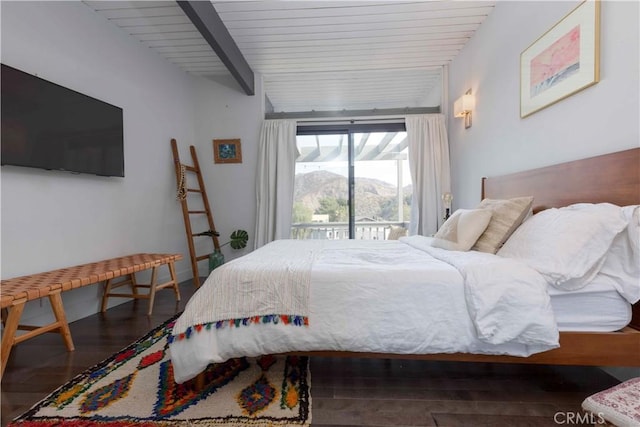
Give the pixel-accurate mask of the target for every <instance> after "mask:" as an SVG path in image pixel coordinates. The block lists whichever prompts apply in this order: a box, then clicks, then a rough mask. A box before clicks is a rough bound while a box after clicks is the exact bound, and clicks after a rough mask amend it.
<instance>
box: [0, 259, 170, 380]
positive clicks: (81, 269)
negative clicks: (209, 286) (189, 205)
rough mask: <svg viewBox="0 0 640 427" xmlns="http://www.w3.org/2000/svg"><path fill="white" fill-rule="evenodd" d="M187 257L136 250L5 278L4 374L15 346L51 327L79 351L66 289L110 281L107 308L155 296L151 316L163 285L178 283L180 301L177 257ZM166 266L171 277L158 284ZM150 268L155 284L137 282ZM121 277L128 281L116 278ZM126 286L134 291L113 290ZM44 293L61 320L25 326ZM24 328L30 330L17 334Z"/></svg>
mask: <svg viewBox="0 0 640 427" xmlns="http://www.w3.org/2000/svg"><path fill="white" fill-rule="evenodd" d="M181 259H182V255H180V254H135V255H128V256H123V257H120V258H113V259H108V260H104V261H98V262H94V263H90V264H83V265H78V266H75V267H69V268H62V269H59V270H53V271H48V272H44V273H38V274H32V275H29V276H21V277H16V278H13V279H8V280H2V281H0V308H2V323H3V325H4V330H3V335H2V348H1V351H2V366H1V367H0V377H2V374H4V369H5V367H6V364H7V360H8V359H9V354H10V352H11V349H12V348H13V346H14V345H17V344H19V343H21V342H23V341H25V340H28V339H30V338H33V337H36V336H38V335H41V334H44V333H46V332H58V333H60V334H61V335H62V338H63V340H64V343H65V345H66V346H67V349H68V350H69V351H73V350H74V345H73V340H72V339H71V332H70V331H69V324H68V323H67V317H66V315H65V312H64V306H63V305H62V298H61V296H60V294H61V293H62V292H64V291H70V290H72V289H76V288H81V287H84V286H88V285H92V284H95V283H98V282H103V281H104V282H105V285H104V294H103V296H102V306H101V309H102V311H105V310H106V305H107V302H108V298H109V297H128V298H142V299H148V300H149V311H148V313H149V315H151V312H152V310H153V302H154V298H155V294H156V291H158V290H160V289H164V288H168V287H171V288H173V290H174V292H175V294H176V299H177V300H178V301H180V291H179V289H178V279H177V276H176V270H175V261H178V260H181ZM162 265H167V266H168V268H169V275H170V280H169V281H168V282H166V283H161V284H158V283H156V278H157V270H158V268H159V267H160V266H162ZM148 269H151V280H150V283H149V284H139V283H137V282H136V278H135V273H137V272H140V271H144V270H148ZM117 278H121V279H122V280H120V281H114V279H117ZM124 285H129V286H130V287H131V293H114V292H112V290H113V289H116V288H118V287H120V286H124ZM138 288H148V289H149V292H147V293H138ZM44 297H48V298H49V301H50V302H51V308H52V310H53V314H54V316H55V319H56V320H55V321H54V322H52V323H50V324H48V325H44V326H28V325H20V323H19V321H20V316H21V315H22V312H23V310H24V306H25V303H27V302H28V301H33V300H37V299H40V298H44ZM18 330H25V331H28V332H26V333H24V334H20V335H17V334H16V332H17V331H18Z"/></svg>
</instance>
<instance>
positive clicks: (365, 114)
mask: <svg viewBox="0 0 640 427" xmlns="http://www.w3.org/2000/svg"><path fill="white" fill-rule="evenodd" d="M435 113H440V107H439V106H438V107H415V108H385V109H377V108H374V109H371V110H341V111H297V112H281V113H266V114H265V115H264V118H265V119H267V120H272V119H297V120H299V122H298V123H304V122H305V121H306V122H318V121H325V120H326V119H344V120H388V119H399V118H404V116H406V115H407V114H435ZM374 117H378V118H377V119H376V118H374Z"/></svg>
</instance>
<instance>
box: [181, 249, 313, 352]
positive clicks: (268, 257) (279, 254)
mask: <svg viewBox="0 0 640 427" xmlns="http://www.w3.org/2000/svg"><path fill="white" fill-rule="evenodd" d="M296 243H299V242H298V241H295V240H277V241H275V242H271V243H269V244H267V245H265V246H263V247H262V248H260V249H257V250H255V251H253V252H251V253H249V254H247V255H245V256H243V257H240V258H237V259H235V260H232V261H230V262H228V263H226V264H223V265H222V266H220V267H218V268H216V269H215V270H214V271H213V272H212V273H211V274H210V275H209V277H208V278H207V280H206V281H205V282H204V284H203V285H202V286H201V287H200V289H198V298H191V300H190V301H189V302H188V303H187V306H186V307H185V310H184V313H183V314H182V315H181V316H180V317H179V318H178V320H177V321H176V324H175V326H174V328H173V332H172V335H171V337H170V342H172V341H173V340H181V339H185V338H189V336H191V334H193V333H194V332H199V331H201V330H202V329H211V328H212V327H215V328H218V329H219V328H222V327H239V326H246V325H250V324H252V323H283V324H285V325H295V326H306V325H308V322H309V320H308V319H309V289H310V286H311V267H312V265H313V260H314V258H315V257H316V255H317V253H318V252H319V251H320V250H321V248H322V242H320V241H318V242H317V243H316V244H311V245H307V246H305V247H304V249H302V251H301V247H300V246H299V245H296Z"/></svg>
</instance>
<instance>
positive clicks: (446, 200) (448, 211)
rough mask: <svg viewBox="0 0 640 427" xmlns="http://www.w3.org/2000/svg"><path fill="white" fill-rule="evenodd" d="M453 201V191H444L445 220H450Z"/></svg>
mask: <svg viewBox="0 0 640 427" xmlns="http://www.w3.org/2000/svg"><path fill="white" fill-rule="evenodd" d="M451 201H453V195H452V194H451V193H448V192H447V193H442V202H443V203H444V220H445V221H446V220H448V219H449V217H450V216H451Z"/></svg>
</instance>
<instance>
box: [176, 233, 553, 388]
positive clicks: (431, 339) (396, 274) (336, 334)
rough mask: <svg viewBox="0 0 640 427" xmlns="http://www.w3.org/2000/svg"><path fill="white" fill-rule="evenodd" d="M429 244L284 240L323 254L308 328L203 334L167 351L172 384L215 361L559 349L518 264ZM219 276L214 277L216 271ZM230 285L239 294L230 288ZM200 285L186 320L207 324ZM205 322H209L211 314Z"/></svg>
mask: <svg viewBox="0 0 640 427" xmlns="http://www.w3.org/2000/svg"><path fill="white" fill-rule="evenodd" d="M428 242H429V238H425V237H421V236H412V237H407V238H403V239H401V240H400V241H375V240H373V241H362V240H361V241H354V240H339V241H299V240H295V241H293V240H292V241H285V243H283V242H282V241H279V243H278V244H277V245H272V244H269V245H266V246H264V247H263V248H260V249H258V250H257V251H255V252H254V253H253V254H260V253H261V252H264V253H266V252H267V251H271V250H273V248H274V247H277V246H280V247H282V246H281V245H283V244H286V245H292V246H294V247H298V248H300V250H301V252H302V251H303V250H306V249H309V247H311V248H313V249H314V251H316V254H315V255H314V262H313V264H312V267H311V285H310V292H309V307H308V309H309V325H308V326H294V325H284V324H282V323H280V324H275V325H274V324H261V323H260V324H249V325H248V326H239V327H225V328H220V329H216V328H215V327H213V328H210V329H207V328H202V329H201V330H200V331H199V332H194V333H192V334H190V336H189V338H188V339H176V340H174V341H173V342H172V343H171V344H170V352H171V359H172V363H173V367H174V375H175V379H176V381H178V382H184V381H186V380H188V379H190V378H193V377H195V376H196V375H197V374H198V373H199V372H200V371H202V370H203V369H204V368H205V367H206V366H207V365H208V364H209V363H214V362H222V361H225V360H227V359H230V358H233V357H240V356H258V355H261V354H272V353H282V352H288V351H314V350H316V351H319V350H335V351H353V352H376V353H397V354H429V353H480V354H509V355H514V356H528V355H531V354H534V353H538V352H541V351H546V350H549V349H552V348H555V347H558V330H557V326H556V322H555V318H554V315H553V312H552V309H551V304H550V299H549V295H548V294H547V290H546V289H547V284H546V282H545V280H544V279H543V278H542V276H540V275H539V274H538V273H537V272H536V271H534V270H532V269H530V268H528V267H527V266H525V265H524V264H521V263H519V262H518V261H515V260H511V259H506V258H501V257H498V256H495V255H490V254H485V253H479V252H454V251H445V250H442V249H437V248H432V247H430V246H429V244H428ZM212 274H216V272H215V271H214V272H213V273H212ZM229 286H234V285H233V284H232V283H229ZM206 293H207V286H206V284H205V285H203V286H202V287H201V288H200V289H199V290H198V292H196V294H195V295H194V296H193V297H192V301H193V302H192V301H190V302H189V304H187V307H186V308H185V313H184V314H183V315H182V316H181V319H179V321H178V322H177V324H176V329H174V335H176V336H177V335H178V334H180V333H181V332H184V328H185V326H186V325H185V323H184V322H183V321H181V320H184V319H185V318H203V314H202V313H193V312H192V310H196V308H195V307H199V308H197V310H203V308H202V307H203V305H202V304H197V303H195V301H197V299H199V298H206ZM205 317H206V316H205Z"/></svg>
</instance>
